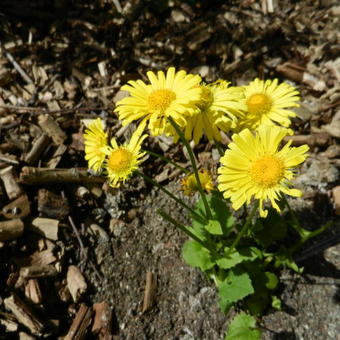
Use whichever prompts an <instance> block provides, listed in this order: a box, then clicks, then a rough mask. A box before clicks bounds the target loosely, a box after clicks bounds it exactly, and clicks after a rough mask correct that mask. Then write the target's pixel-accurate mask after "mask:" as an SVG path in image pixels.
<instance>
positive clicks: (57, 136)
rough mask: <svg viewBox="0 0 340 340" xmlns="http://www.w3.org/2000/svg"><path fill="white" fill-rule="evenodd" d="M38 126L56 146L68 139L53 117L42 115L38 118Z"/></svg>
mask: <svg viewBox="0 0 340 340" xmlns="http://www.w3.org/2000/svg"><path fill="white" fill-rule="evenodd" d="M38 124H39V125H40V127H41V128H42V130H43V131H44V132H45V133H46V134H47V135H48V136H50V137H51V138H52V140H53V142H54V143H55V144H56V145H59V144H63V142H64V140H65V139H66V134H65V132H64V131H63V130H62V129H61V128H60V126H59V125H58V123H57V122H56V121H55V120H54V119H53V118H52V117H51V116H49V115H48V114H45V115H40V116H39V117H38Z"/></svg>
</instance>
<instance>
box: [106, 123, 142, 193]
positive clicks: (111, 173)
mask: <svg viewBox="0 0 340 340" xmlns="http://www.w3.org/2000/svg"><path fill="white" fill-rule="evenodd" d="M144 129H145V122H144V123H141V124H140V125H139V126H138V128H137V129H136V131H135V132H134V133H133V135H132V137H131V139H130V142H129V143H127V144H125V145H120V146H119V145H118V144H117V142H116V140H115V139H114V138H112V139H111V146H108V147H106V148H105V150H104V152H105V154H106V156H107V160H106V162H105V165H104V166H105V170H106V172H107V176H108V179H109V183H110V185H111V186H112V187H114V188H116V187H119V185H120V182H123V183H124V182H125V180H126V179H127V178H128V177H130V175H131V174H132V173H133V172H134V171H135V170H136V169H137V168H138V165H139V164H140V162H141V158H142V157H143V156H144V155H145V152H141V144H142V142H143V141H144V140H145V138H147V135H142V133H143V131H144Z"/></svg>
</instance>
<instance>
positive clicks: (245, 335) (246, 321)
mask: <svg viewBox="0 0 340 340" xmlns="http://www.w3.org/2000/svg"><path fill="white" fill-rule="evenodd" d="M260 339H261V331H260V330H259V329H258V328H257V326H256V320H255V319H254V317H252V316H251V315H247V314H244V313H242V314H239V315H237V316H236V317H235V318H234V320H233V321H232V322H231V323H230V325H229V328H228V331H227V333H226V335H225V338H224V340H260Z"/></svg>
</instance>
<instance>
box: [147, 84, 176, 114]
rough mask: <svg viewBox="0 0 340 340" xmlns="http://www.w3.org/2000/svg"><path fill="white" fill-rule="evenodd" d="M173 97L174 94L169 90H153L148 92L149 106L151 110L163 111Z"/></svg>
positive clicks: (174, 96)
mask: <svg viewBox="0 0 340 340" xmlns="http://www.w3.org/2000/svg"><path fill="white" fill-rule="evenodd" d="M175 99H176V94H175V92H173V91H171V90H167V89H163V90H155V91H153V92H151V93H150V94H149V98H148V103H149V108H150V109H151V110H160V111H161V112H164V111H165V110H166V109H167V108H168V107H169V106H170V104H171V102H172V101H173V100H175Z"/></svg>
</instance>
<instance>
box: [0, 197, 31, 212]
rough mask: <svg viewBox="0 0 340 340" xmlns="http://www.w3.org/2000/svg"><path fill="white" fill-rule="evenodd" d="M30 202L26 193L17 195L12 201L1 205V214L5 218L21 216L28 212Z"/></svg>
mask: <svg viewBox="0 0 340 340" xmlns="http://www.w3.org/2000/svg"><path fill="white" fill-rule="evenodd" d="M30 212H31V209H30V202H29V200H28V197H27V195H26V194H24V195H21V196H19V197H18V198H17V199H15V200H14V201H13V202H11V203H9V204H7V205H5V206H4V207H2V214H3V215H4V216H5V217H6V218H23V217H26V216H28V215H29V214H30Z"/></svg>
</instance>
